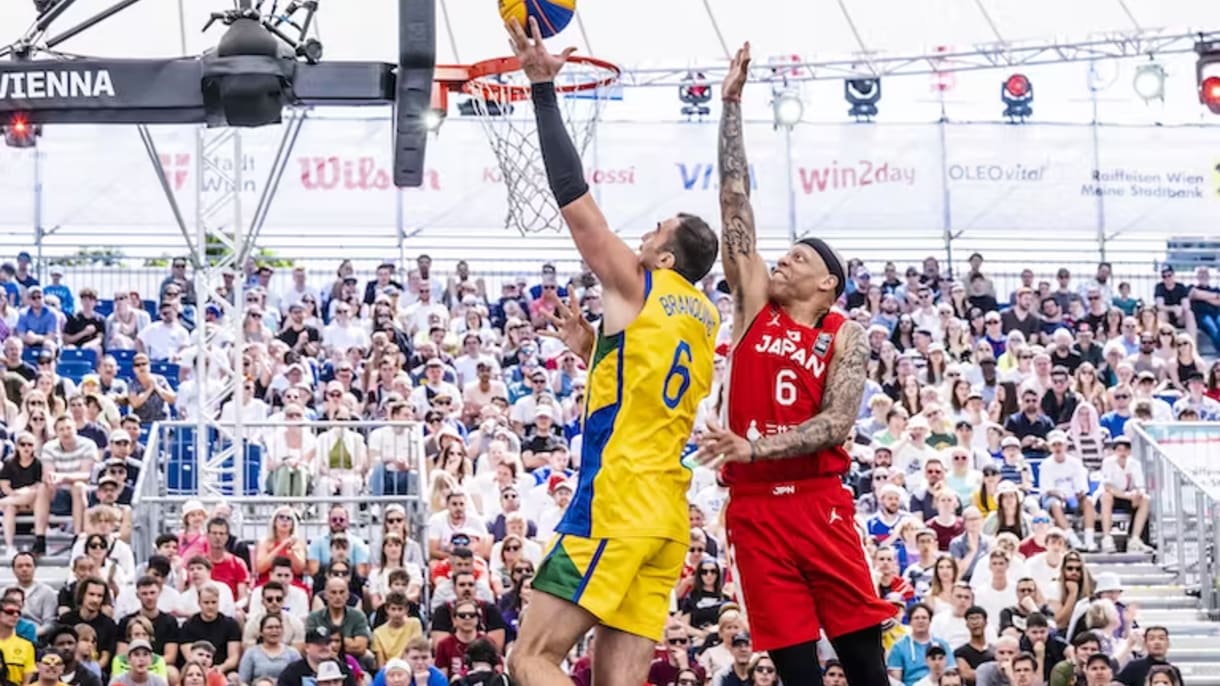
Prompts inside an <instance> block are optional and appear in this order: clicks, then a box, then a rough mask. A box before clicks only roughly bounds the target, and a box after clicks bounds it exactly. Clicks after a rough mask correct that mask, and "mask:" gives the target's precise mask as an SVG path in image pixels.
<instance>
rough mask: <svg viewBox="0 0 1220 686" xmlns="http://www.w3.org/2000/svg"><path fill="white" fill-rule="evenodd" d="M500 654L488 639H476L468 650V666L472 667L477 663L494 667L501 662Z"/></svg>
mask: <svg viewBox="0 0 1220 686" xmlns="http://www.w3.org/2000/svg"><path fill="white" fill-rule="evenodd" d="M499 659H500V658H499V653H498V652H497V651H496V647H495V646H494V645H492V643H491V641H489V640H487V639H486V638H476V639H475V640H473V641H471V642H470V645H469V646H467V648H466V664H467V665H472V664H474V663H476V662H485V663H487V664H489V665H494V664H496V663H497V662H498V661H499Z"/></svg>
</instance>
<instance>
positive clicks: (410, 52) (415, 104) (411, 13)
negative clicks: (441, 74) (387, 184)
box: [394, 0, 436, 188]
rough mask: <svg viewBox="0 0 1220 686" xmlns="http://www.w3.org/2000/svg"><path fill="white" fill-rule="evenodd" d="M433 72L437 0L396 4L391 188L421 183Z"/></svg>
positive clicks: (400, 1) (405, 0)
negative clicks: (396, 68)
mask: <svg viewBox="0 0 1220 686" xmlns="http://www.w3.org/2000/svg"><path fill="white" fill-rule="evenodd" d="M435 68H436V0H398V73H397V82H396V84H395V93H394V185H395V186H398V187H400V188H404V187H407V188H415V187H419V186H421V185H423V182H424V153H425V149H426V148H427V145H428V129H427V127H426V126H425V125H424V115H425V114H426V113H427V112H428V110H429V109H430V108H431V106H432V79H433V75H434V73H435Z"/></svg>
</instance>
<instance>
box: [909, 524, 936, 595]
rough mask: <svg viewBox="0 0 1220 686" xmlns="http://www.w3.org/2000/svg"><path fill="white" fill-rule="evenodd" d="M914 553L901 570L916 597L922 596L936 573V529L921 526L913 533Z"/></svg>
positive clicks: (925, 593) (926, 591) (929, 586)
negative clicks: (912, 557)
mask: <svg viewBox="0 0 1220 686" xmlns="http://www.w3.org/2000/svg"><path fill="white" fill-rule="evenodd" d="M915 547H916V551H917V552H916V555H915V557H914V559H910V560H909V561H908V563H907V567H906V569H905V570H903V572H902V576H903V578H905V579H906V580H907V582H908V583H910V585H911V587H912V588H914V589H915V594H916V596H917V597H920V598H923V597H925V596H926V595H927V594H928V589H929V588H931V586H932V578H933V577H934V576H935V574H936V561H937V559H938V558H939V557H940V550H939V547H938V541H937V538H936V531H934V530H932V529H930V528H928V527H926V526H925V527H923V528H920V529H919V530H918V531H917V532H916V533H915Z"/></svg>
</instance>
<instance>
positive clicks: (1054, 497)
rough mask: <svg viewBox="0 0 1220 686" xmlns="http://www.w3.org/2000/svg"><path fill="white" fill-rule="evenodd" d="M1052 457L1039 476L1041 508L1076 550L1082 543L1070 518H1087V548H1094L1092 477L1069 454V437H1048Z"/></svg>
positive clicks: (1055, 433) (1058, 432) (1046, 461)
mask: <svg viewBox="0 0 1220 686" xmlns="http://www.w3.org/2000/svg"><path fill="white" fill-rule="evenodd" d="M1047 444H1048V445H1049V447H1050V451H1051V452H1050V457H1049V458H1048V459H1046V460H1044V461H1043V462H1042V468H1041V469H1040V470H1039V473H1038V490H1039V491H1040V492H1041V493H1042V507H1043V509H1045V510H1046V511H1047V512H1049V513H1050V514H1051V517H1052V518H1053V519H1054V520H1055V525H1056V526H1058V527H1059V528H1061V529H1063V530H1064V531H1068V532H1071V533H1069V534H1068V537H1069V540H1071V542H1072V544H1073V546H1076V547H1079V546H1077V543H1078V542H1079V539H1077V538H1076V534H1075V532H1072V526H1071V524H1070V523H1069V522H1068V519H1067V515H1068V514H1080V515H1082V516H1083V517H1084V544H1083V545H1084V548H1085V549H1090V550H1091V549H1092V548H1093V547H1094V532H1093V527H1094V519H1095V517H1096V513H1095V512H1094V509H1093V503H1092V501H1091V500H1090V499H1089V475H1088V473H1087V472H1086V471H1085V468H1084V465H1083V464H1082V463H1081V462H1080V460H1079V459H1077V458H1076V457H1073V456H1072V455H1069V454H1068V451H1067V434H1065V433H1063V432H1062V431H1053V432H1051V433H1050V434H1048V436H1047Z"/></svg>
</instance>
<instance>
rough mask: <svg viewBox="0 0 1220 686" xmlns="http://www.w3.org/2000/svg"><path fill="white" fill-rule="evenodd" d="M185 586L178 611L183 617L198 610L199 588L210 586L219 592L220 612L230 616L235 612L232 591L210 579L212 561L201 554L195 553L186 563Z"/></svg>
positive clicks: (227, 586)
mask: <svg viewBox="0 0 1220 686" xmlns="http://www.w3.org/2000/svg"><path fill="white" fill-rule="evenodd" d="M186 579H187V587H186V589H185V590H183V591H182V597H181V600H180V602H179V607H178V609H179V611H180V612H181V613H182V615H183V616H185V617H190V616H191V615H193V614H196V613H197V612H199V589H201V588H203V587H204V586H210V587H212V588H215V589H216V592H217V593H218V594H219V602H220V605H219V609H220V614H222V615H225V616H228V617H232V616H234V614H236V612H237V603H236V602H234V600H233V591H232V589H230V588H229V585H228V584H221V583H216V582H215V581H212V563H211V562H210V561H209V560H208V558H206V557H204V556H202V555H196V556H195V557H192V558H191V559H190V560H187V563H186Z"/></svg>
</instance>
